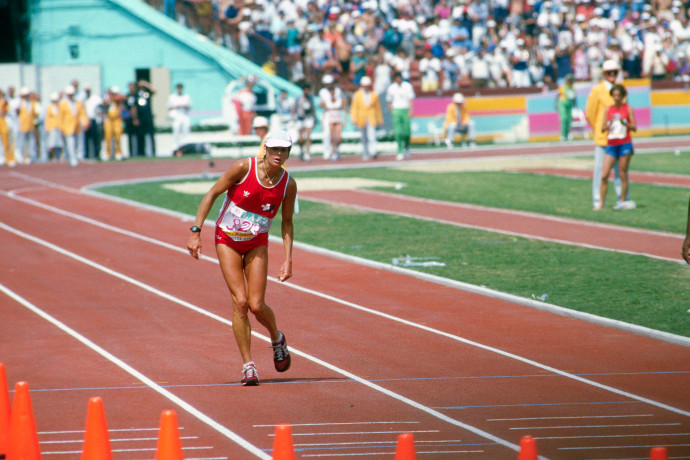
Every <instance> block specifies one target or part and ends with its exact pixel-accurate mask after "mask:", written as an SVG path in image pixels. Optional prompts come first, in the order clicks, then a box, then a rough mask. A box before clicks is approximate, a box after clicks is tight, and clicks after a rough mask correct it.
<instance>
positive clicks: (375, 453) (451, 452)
mask: <svg viewBox="0 0 690 460" xmlns="http://www.w3.org/2000/svg"><path fill="white" fill-rule="evenodd" d="M483 452H484V451H483V450H429V451H417V452H415V453H416V454H417V455H422V454H434V455H439V454H478V453H483ZM365 455H366V456H367V457H369V456H371V455H386V456H388V457H391V456H394V455H395V452H361V453H352V452H350V453H347V454H332V453H328V454H302V455H301V457H302V458H306V457H327V458H333V457H362V456H365Z"/></svg>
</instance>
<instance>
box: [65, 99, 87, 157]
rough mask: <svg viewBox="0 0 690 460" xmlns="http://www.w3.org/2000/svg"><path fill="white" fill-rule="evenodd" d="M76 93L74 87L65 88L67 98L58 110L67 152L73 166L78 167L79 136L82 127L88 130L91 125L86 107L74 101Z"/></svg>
mask: <svg viewBox="0 0 690 460" xmlns="http://www.w3.org/2000/svg"><path fill="white" fill-rule="evenodd" d="M74 93H75V89H74V86H68V87H67V88H65V98H64V99H63V100H62V101H60V105H59V109H58V119H59V122H60V130H61V131H62V135H63V136H65V150H66V153H67V158H68V160H69V164H70V165H71V166H77V136H78V135H79V134H80V133H81V132H82V127H84V128H88V125H89V119H88V117H87V116H86V110H85V109H84V105H83V104H82V103H81V102H80V101H75V100H74Z"/></svg>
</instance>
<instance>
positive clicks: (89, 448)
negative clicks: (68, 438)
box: [81, 396, 113, 460]
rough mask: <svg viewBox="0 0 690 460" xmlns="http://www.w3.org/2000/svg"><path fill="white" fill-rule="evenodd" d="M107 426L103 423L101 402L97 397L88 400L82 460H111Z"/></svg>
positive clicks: (103, 415) (103, 412) (103, 414)
mask: <svg viewBox="0 0 690 460" xmlns="http://www.w3.org/2000/svg"><path fill="white" fill-rule="evenodd" d="M112 458H113V454H112V451H111V450H110V438H109V437H108V424H107V423H106V421H105V409H104V408H103V400H102V399H101V398H99V397H98V396H97V397H95V398H91V399H89V407H88V410H87V412H86V432H85V433H84V444H83V446H82V450H81V459H82V460H112Z"/></svg>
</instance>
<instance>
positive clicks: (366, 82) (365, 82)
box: [359, 75, 371, 86]
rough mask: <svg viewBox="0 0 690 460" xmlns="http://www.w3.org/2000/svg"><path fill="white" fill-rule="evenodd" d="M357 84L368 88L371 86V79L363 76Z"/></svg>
mask: <svg viewBox="0 0 690 460" xmlns="http://www.w3.org/2000/svg"><path fill="white" fill-rule="evenodd" d="M359 84H360V85H362V86H370V85H371V78H370V77H368V76H366V75H365V76H363V77H362V79H361V80H360V81H359Z"/></svg>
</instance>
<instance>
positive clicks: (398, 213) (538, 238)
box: [301, 196, 680, 263]
mask: <svg viewBox="0 0 690 460" xmlns="http://www.w3.org/2000/svg"><path fill="white" fill-rule="evenodd" d="M301 198H302V199H303V200H306V201H313V202H316V203H321V204H328V205H333V206H345V207H348V208H351V209H357V210H360V211H366V212H375V213H379V214H388V215H392V216H400V217H408V218H411V219H419V220H424V221H427V222H436V223H441V224H446V225H453V226H454V227H462V228H471V229H474V230H482V231H485V232H491V233H498V234H501V235H510V236H515V237H519V238H525V239H528V240H535V241H544V242H547V243H557V244H563V245H566V246H575V247H578V248H586V249H597V250H600V251H608V252H616V253H620V254H628V255H633V256H644V257H649V258H650V259H657V260H663V261H666V262H675V263H679V261H680V258H672V257H664V256H658V255H656V254H649V253H646V252H636V251H628V250H624V249H613V248H608V247H605V246H597V245H594V244H588V243H578V242H576V241H570V240H562V239H559V238H548V237H545V236H539V235H532V234H529V233H521V232H514V231H511V230H501V229H498V228H493V227H486V226H483V225H473V224H465V223H462V222H457V221H454V220H447V219H441V218H436V217H426V216H420V215H418V214H412V213H408V212H401V211H389V210H386V209H381V208H375V207H371V206H364V205H358V204H350V203H343V202H341V201H336V200H328V199H324V198H315V197H304V196H303V197H301ZM673 236H676V235H673Z"/></svg>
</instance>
